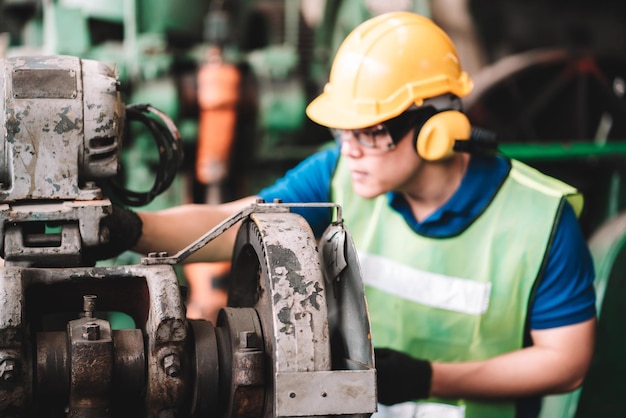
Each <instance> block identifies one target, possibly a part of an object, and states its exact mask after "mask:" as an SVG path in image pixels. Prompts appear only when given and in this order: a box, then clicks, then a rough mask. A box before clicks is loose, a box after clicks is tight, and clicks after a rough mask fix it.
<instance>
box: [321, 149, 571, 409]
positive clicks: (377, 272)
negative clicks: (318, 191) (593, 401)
mask: <svg viewBox="0 0 626 418" xmlns="http://www.w3.org/2000/svg"><path fill="white" fill-rule="evenodd" d="M331 192H332V198H333V201H334V202H336V203H338V204H340V205H341V206H342V211H343V218H344V221H345V225H346V226H347V228H348V230H349V231H350V232H351V234H352V236H353V239H354V242H355V245H356V248H357V250H358V252H359V261H360V263H361V268H362V272H363V280H364V283H365V291H366V297H367V301H368V307H369V313H370V320H371V325H372V339H373V343H374V345H375V346H376V347H389V348H393V349H396V350H400V351H403V352H406V353H409V354H411V355H413V356H414V357H418V358H425V359H429V360H431V361H445V362H460V361H472V360H483V359H487V358H490V357H494V356H497V355H500V354H503V353H506V352H509V351H513V350H517V349H520V348H522V347H523V338H524V329H525V323H526V316H527V312H528V307H529V300H530V298H531V293H532V291H533V286H534V284H535V282H536V280H537V278H538V277H539V275H540V270H541V268H542V264H543V262H544V258H545V257H546V255H547V253H548V249H549V245H550V241H551V235H552V233H553V229H554V225H555V222H556V219H557V217H558V215H559V212H560V210H561V208H562V205H563V201H564V198H567V199H568V200H569V201H570V202H571V204H572V205H573V207H574V209H575V211H576V213H577V214H579V213H580V211H581V210H582V203H583V202H582V196H581V195H580V194H579V193H578V192H577V191H576V189H574V188H573V187H571V186H569V185H567V184H565V183H563V182H561V181H558V180H556V179H554V178H551V177H548V176H546V175H544V174H542V173H540V172H538V171H537V170H535V169H533V168H530V167H529V166H527V165H525V164H523V163H520V162H518V161H512V168H511V171H510V173H509V175H508V177H507V178H506V180H505V181H504V183H503V184H502V186H501V188H500V190H499V191H498V192H497V194H496V195H495V196H494V198H493V201H492V202H491V203H490V204H489V206H488V207H487V208H485V210H484V212H483V213H482V214H481V215H480V216H479V217H478V218H477V219H476V220H475V221H474V222H473V223H472V224H471V225H470V226H469V227H468V228H466V229H465V230H464V231H463V232H462V233H461V234H460V235H457V236H453V237H449V238H443V239H442V238H428V237H424V236H421V235H418V234H416V233H415V232H414V231H413V230H412V229H411V228H410V227H409V226H408V225H407V224H406V222H405V221H404V219H403V218H402V216H401V215H400V214H398V213H397V212H396V211H394V210H393V209H392V208H391V207H390V206H389V204H388V199H387V197H386V196H384V195H383V196H379V197H377V198H374V199H364V198H361V197H359V196H357V195H356V194H355V193H354V192H353V189H352V185H351V178H350V173H349V170H348V168H347V164H346V163H345V161H344V160H343V159H342V158H340V161H339V164H338V167H337V170H336V172H335V175H334V177H333V180H332V188H331ZM426 402H427V403H424V406H425V407H426V406H427V407H428V408H430V407H432V403H433V402H434V403H439V404H440V405H441V403H444V404H446V405H441V407H442V408H443V409H446V408H449V406H450V404H453V405H459V408H458V410H457V411H456V412H455V413H454V414H450V415H448V416H465V417H468V418H474V417H480V418H488V417H497V418H506V417H514V416H515V405H514V403H513V402H482V401H474V400H464V399H455V400H449V399H446V400H442V399H433V398H431V399H428V400H427V401H426ZM419 404H420V402H418V403H417V405H419ZM459 411H461V412H460V413H459ZM463 411H464V412H463ZM424 412H426V410H425V411H424ZM411 414H413V415H415V414H414V413H411ZM442 418H443V417H442Z"/></svg>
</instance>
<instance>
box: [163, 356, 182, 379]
mask: <svg viewBox="0 0 626 418" xmlns="http://www.w3.org/2000/svg"><path fill="white" fill-rule="evenodd" d="M163 370H165V374H166V375H168V376H169V377H178V375H179V374H180V359H179V358H178V356H177V355H176V354H168V355H167V356H165V357H164V358H163Z"/></svg>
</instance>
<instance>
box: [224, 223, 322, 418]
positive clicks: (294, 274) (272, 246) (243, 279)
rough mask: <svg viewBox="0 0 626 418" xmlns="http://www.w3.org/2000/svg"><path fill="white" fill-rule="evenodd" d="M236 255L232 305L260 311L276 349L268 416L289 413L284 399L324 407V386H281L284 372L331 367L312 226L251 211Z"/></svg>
mask: <svg viewBox="0 0 626 418" xmlns="http://www.w3.org/2000/svg"><path fill="white" fill-rule="evenodd" d="M303 231H305V232H308V234H303ZM307 235H308V236H307ZM234 254H235V256H234V258H233V271H232V282H233V287H232V288H231V290H230V293H229V306H235V307H237V306H252V307H254V308H255V309H256V310H257V312H258V313H259V317H260V320H261V325H262V328H263V337H264V341H265V351H266V352H268V353H275V355H274V357H273V358H272V361H271V364H270V365H269V366H270V370H269V372H270V373H271V375H272V376H274V379H272V382H273V384H272V385H268V386H266V392H265V395H266V396H265V399H266V403H265V412H266V415H269V416H272V415H275V416H283V415H282V412H281V410H282V409H283V408H285V407H286V406H285V405H284V404H283V401H285V402H287V403H290V401H291V402H295V403H298V405H299V408H300V409H302V408H301V407H302V403H301V401H302V399H299V398H301V397H303V396H311V397H312V399H311V402H313V403H314V404H318V405H319V404H320V403H321V402H323V401H325V400H327V398H328V397H329V395H330V394H329V393H328V392H324V390H323V388H320V391H319V392H317V393H314V389H313V390H310V391H307V393H304V392H300V391H299V390H298V385H292V386H291V387H290V388H289V389H288V393H287V394H285V393H282V392H281V391H282V389H281V388H280V387H279V384H280V379H281V378H280V376H281V375H282V374H284V373H294V372H312V371H329V370H331V363H330V342H329V332H328V322H327V317H328V314H327V308H326V294H325V291H324V277H323V274H322V270H321V266H320V262H319V256H318V252H317V246H316V242H315V239H314V237H313V233H312V232H311V229H310V227H309V225H308V224H307V223H306V222H304V220H303V218H301V217H300V216H298V215H295V214H292V213H254V214H251V215H250V217H249V218H248V219H247V220H246V221H244V223H243V225H242V226H241V228H240V230H239V233H238V236H237V241H236V243H235V248H234ZM307 389H312V388H311V387H310V386H309V387H307ZM325 403H328V402H325Z"/></svg>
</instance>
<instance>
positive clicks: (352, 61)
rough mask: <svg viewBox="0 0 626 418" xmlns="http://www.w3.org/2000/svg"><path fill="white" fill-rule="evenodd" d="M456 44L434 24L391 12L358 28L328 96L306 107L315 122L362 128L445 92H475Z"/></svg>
mask: <svg viewBox="0 0 626 418" xmlns="http://www.w3.org/2000/svg"><path fill="white" fill-rule="evenodd" d="M472 88H473V83H472V80H471V79H470V77H469V75H468V74H467V73H466V72H464V71H462V69H461V65H460V63H459V57H458V54H457V52H456V49H455V47H454V45H453V44H452V41H451V40H450V38H449V37H448V35H446V33H445V32H444V31H443V30H442V29H441V28H439V26H437V25H436V24H435V23H434V22H433V21H432V20H430V19H428V18H427V17H424V16H422V15H419V14H415V13H411V12H390V13H385V14H382V15H379V16H376V17H374V18H372V19H369V20H367V21H365V22H363V23H361V24H360V25H359V26H357V27H356V28H355V29H354V30H353V31H352V32H351V33H350V34H349V35H348V36H347V37H346V39H345V40H344V41H343V43H342V44H341V46H340V47H339V49H338V50H337V54H336V56H335V60H334V62H333V65H332V68H331V70H330V79H329V82H328V83H327V84H326V86H325V87H324V92H323V93H322V94H320V95H319V96H318V97H317V98H315V99H314V100H313V101H312V102H311V103H310V104H309V106H308V107H307V109H306V113H307V115H308V116H309V118H311V120H313V121H314V122H316V123H319V124H320V125H323V126H328V127H332V128H339V129H359V128H365V127H368V126H373V125H376V124H378V123H381V122H384V121H386V120H388V119H391V118H393V117H395V116H397V115H399V114H400V113H402V112H403V111H404V110H406V109H407V108H408V107H409V106H411V105H413V104H415V105H418V106H420V105H421V104H422V102H423V100H424V99H427V98H430V97H435V96H438V95H441V94H444V93H452V94H454V95H456V96H458V97H463V96H466V95H467V94H469V93H470V92H471V91H472Z"/></svg>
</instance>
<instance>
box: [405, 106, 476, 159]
mask: <svg viewBox="0 0 626 418" xmlns="http://www.w3.org/2000/svg"><path fill="white" fill-rule="evenodd" d="M471 130H472V127H471V124H470V121H469V119H468V118H467V116H465V114H463V113H461V112H459V111H458V110H445V111H443V112H439V113H436V114H435V115H433V116H431V117H430V118H429V119H428V120H427V121H426V122H425V123H424V125H422V128H421V129H420V131H419V133H418V134H417V140H416V142H415V147H416V148H417V154H418V155H419V156H420V157H422V158H423V159H425V160H429V161H437V160H441V159H444V158H447V157H449V156H451V155H452V154H453V152H454V150H453V149H454V143H455V142H456V141H457V140H469V139H470V135H471Z"/></svg>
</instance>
